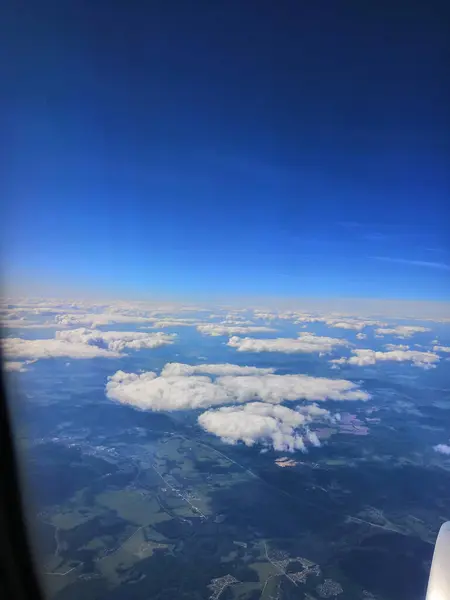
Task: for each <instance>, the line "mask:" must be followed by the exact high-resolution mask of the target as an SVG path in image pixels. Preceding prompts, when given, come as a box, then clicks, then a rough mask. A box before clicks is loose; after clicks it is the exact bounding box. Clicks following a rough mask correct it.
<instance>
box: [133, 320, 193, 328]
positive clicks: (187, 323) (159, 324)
mask: <svg viewBox="0 0 450 600" xmlns="http://www.w3.org/2000/svg"><path fill="white" fill-rule="evenodd" d="M199 324H200V322H199V319H191V318H167V319H159V320H155V321H154V322H153V324H152V325H151V326H147V327H141V329H161V328H164V327H194V326H195V325H199Z"/></svg>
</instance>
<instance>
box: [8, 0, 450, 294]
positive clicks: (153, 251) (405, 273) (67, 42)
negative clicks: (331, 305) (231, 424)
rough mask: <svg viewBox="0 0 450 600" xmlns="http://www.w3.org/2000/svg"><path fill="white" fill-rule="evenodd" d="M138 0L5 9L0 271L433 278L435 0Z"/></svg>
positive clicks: (444, 212) (401, 281)
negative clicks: (6, 161)
mask: <svg viewBox="0 0 450 600" xmlns="http://www.w3.org/2000/svg"><path fill="white" fill-rule="evenodd" d="M143 4H146V3H133V2H132V3H126V4H124V3H122V2H114V1H113V2H108V3H107V7H108V8H107V9H106V8H105V6H106V5H102V4H101V3H91V4H90V5H89V6H88V5H87V4H86V3H83V5H80V3H78V2H67V3H66V2H65V3H58V2H48V1H44V2H42V3H39V6H38V5H36V6H33V5H31V6H30V7H29V8H28V10H27V11H26V12H25V11H20V13H21V14H20V15H19V14H18V12H17V13H14V9H11V13H10V15H9V19H10V22H8V20H6V24H7V26H8V31H9V33H8V34H7V35H9V36H10V38H8V37H5V40H4V42H6V44H7V46H8V51H9V55H10V56H11V57H12V58H11V59H10V63H11V64H10V65H9V73H8V82H9V83H10V85H9V86H8V89H9V94H8V96H7V97H6V98H5V106H4V112H5V114H6V115H7V117H8V119H7V121H8V123H9V125H10V126H9V129H8V133H9V136H10V137H9V139H8V148H11V150H12V151H11V152H10V153H9V164H8V167H9V168H8V173H9V177H8V178H7V189H6V197H7V209H6V214H5V219H4V224H3V227H2V240H3V244H2V245H3V255H4V265H3V269H4V273H5V274H6V275H5V278H6V281H7V284H8V285H11V287H20V288H22V289H27V288H29V289H30V291H33V292H35V291H39V290H41V289H42V291H47V290H51V291H52V293H57V292H58V290H59V289H61V291H62V292H65V291H66V290H67V289H70V290H78V291H81V292H82V291H86V292H89V293H91V292H98V293H101V292H106V293H109V294H116V295H118V296H120V295H125V294H126V295H127V296H130V295H131V296H132V295H133V294H134V295H137V296H140V295H145V294H152V293H157V294H164V293H167V294H170V295H181V296H188V297H192V296H196V295H202V294H205V293H213V294H217V295H219V296H220V295H224V296H228V295H231V296H236V295H253V296H256V295H258V296H272V297H274V296H275V297H283V296H287V297H297V296H309V297H311V296H318V297H343V296H344V297H350V296H353V297H360V296H369V297H377V298H380V297H386V298H415V299H436V300H444V299H449V296H450V267H449V265H450V247H449V225H448V224H449V222H450V215H449V211H450V209H448V208H446V201H447V202H448V197H449V191H450V190H449V179H448V174H447V173H446V166H447V165H448V161H449V158H450V149H449V141H448V127H449V125H450V124H449V120H448V114H447V113H448V110H447V107H446V97H445V93H444V87H445V86H444V77H446V73H445V60H444V59H445V52H446V50H447V49H448V41H447V40H446V31H445V26H444V21H445V20H444V15H443V14H442V10H443V9H442V8H441V9H440V8H439V7H438V4H436V3H433V2H432V3H430V4H429V5H427V6H424V5H423V3H421V2H417V3H416V2H408V3H400V4H397V3H395V6H394V5H392V3H389V2H384V1H377V2H368V3H358V2H354V3H353V2H351V3H346V4H345V6H342V3H329V2H322V1H319V2H315V3H299V2H294V1H292V2H291V1H286V2H282V3H273V2H266V1H262V2H258V3H253V2H226V3H208V2H194V3H186V2H155V3H148V4H149V6H147V7H144V6H143ZM402 7H403V8H402ZM17 10H18V9H17Z"/></svg>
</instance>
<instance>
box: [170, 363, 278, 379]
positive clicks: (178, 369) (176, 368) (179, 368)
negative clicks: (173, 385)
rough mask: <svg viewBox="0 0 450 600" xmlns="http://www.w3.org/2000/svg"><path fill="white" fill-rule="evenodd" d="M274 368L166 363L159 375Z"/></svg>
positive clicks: (261, 371)
mask: <svg viewBox="0 0 450 600" xmlns="http://www.w3.org/2000/svg"><path fill="white" fill-rule="evenodd" d="M274 371H275V369H264V368H261V367H241V366H240V365H232V364H229V363H218V364H202V365H185V364H183V363H167V364H166V365H165V366H164V368H163V370H162V371H161V377H172V376H179V375H197V374H203V375H268V374H269V373H273V372H274Z"/></svg>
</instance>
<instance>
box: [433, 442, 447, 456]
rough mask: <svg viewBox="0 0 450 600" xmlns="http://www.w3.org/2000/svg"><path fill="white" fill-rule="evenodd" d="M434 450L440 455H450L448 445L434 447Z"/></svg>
mask: <svg viewBox="0 0 450 600" xmlns="http://www.w3.org/2000/svg"><path fill="white" fill-rule="evenodd" d="M433 449H434V450H435V451H436V452H439V453H440V454H450V446H448V445H447V444H437V446H433Z"/></svg>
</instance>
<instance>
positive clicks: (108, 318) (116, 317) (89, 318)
mask: <svg viewBox="0 0 450 600" xmlns="http://www.w3.org/2000/svg"><path fill="white" fill-rule="evenodd" d="M152 321H155V319H154V318H151V317H144V316H138V315H130V314H120V313H116V312H105V313H87V314H77V313H75V314H63V315H56V317H55V323H56V324H57V325H63V326H74V325H84V326H87V327H99V326H101V325H110V324H113V323H148V322H152Z"/></svg>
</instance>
